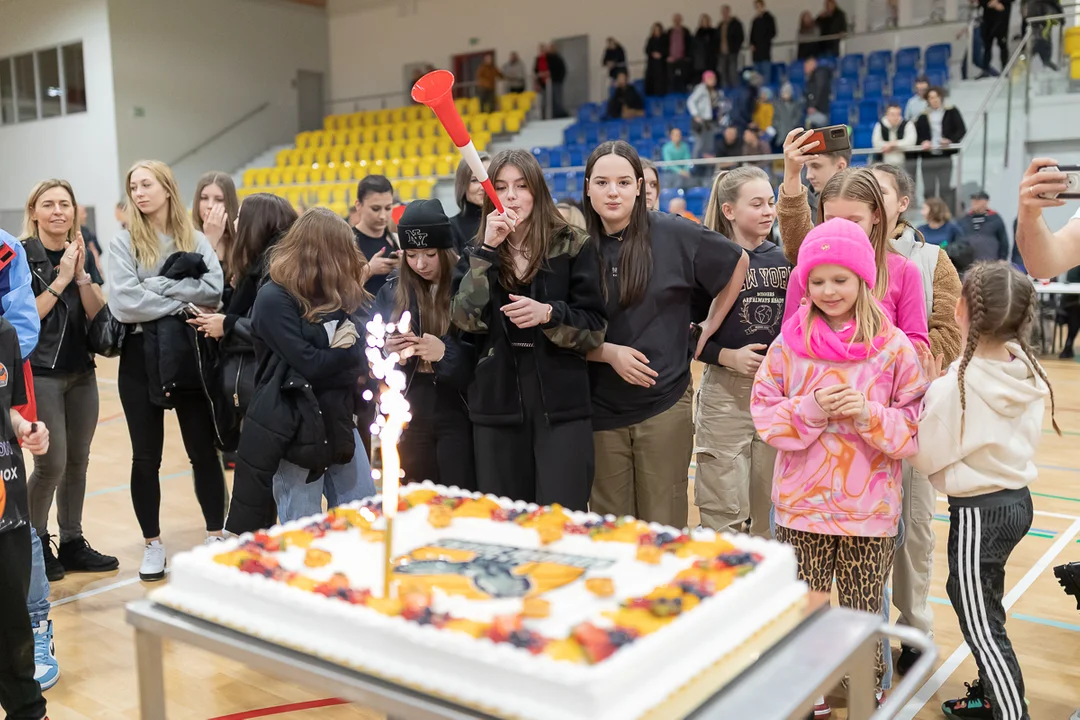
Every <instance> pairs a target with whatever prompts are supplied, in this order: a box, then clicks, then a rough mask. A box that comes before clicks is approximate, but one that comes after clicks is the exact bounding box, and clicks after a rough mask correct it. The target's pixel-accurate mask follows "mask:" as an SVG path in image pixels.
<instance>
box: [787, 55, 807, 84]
mask: <svg viewBox="0 0 1080 720" xmlns="http://www.w3.org/2000/svg"><path fill="white" fill-rule="evenodd" d="M787 77H788V82H791V83H798V84H799V85H805V84H806V71H805V70H804V69H803V61H802V60H794V61H792V63H791V64H790V65H788V71H787Z"/></svg>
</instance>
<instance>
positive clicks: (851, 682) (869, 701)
mask: <svg viewBox="0 0 1080 720" xmlns="http://www.w3.org/2000/svg"><path fill="white" fill-rule="evenodd" d="M879 642H880V640H879V638H877V637H875V638H873V639H872V640H871V641H869V642H866V643H864V644H863V646H862V647H861V648H859V650H858V652H856V653H854V654H853V655H852V656H851V659H850V661H849V662H850V663H851V666H850V668H849V670H848V718H849V719H850V720H869V718H870V716H871V715H873V714H874V711H875V710H876V709H877V698H876V696H875V691H876V689H877V646H878V643H879Z"/></svg>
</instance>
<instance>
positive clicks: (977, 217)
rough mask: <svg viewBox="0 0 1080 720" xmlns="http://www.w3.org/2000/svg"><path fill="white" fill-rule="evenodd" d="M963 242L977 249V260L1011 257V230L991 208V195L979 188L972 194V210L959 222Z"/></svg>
mask: <svg viewBox="0 0 1080 720" xmlns="http://www.w3.org/2000/svg"><path fill="white" fill-rule="evenodd" d="M957 224H958V225H959V226H960V232H961V233H963V240H961V242H966V243H969V244H970V245H971V247H972V249H973V250H974V251H975V262H980V261H983V260H1008V259H1009V231H1008V230H1007V229H1006V227H1005V221H1004V220H1002V219H1001V216H1000V215H998V214H997V213H996V212H994V211H993V210H991V209H990V195H989V194H987V192H986V191H985V190H979V191H978V192H976V193H974V194H973V195H972V196H971V210H970V211H969V212H968V214H967V215H965V216H964V217H963V218H962V219H961V220H960V222H959V223H957Z"/></svg>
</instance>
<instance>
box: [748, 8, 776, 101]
mask: <svg viewBox="0 0 1080 720" xmlns="http://www.w3.org/2000/svg"><path fill="white" fill-rule="evenodd" d="M754 13H755V14H754V21H753V22H752V23H750V58H751V60H753V63H754V70H755V71H757V73H758V74H759V75H761V77H763V78H764V79H765V82H766V83H769V82H772V44H773V38H775V37H776V18H774V17H773V15H772V13H771V12H769V11H768V10H766V9H765V0H754Z"/></svg>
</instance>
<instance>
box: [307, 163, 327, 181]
mask: <svg viewBox="0 0 1080 720" xmlns="http://www.w3.org/2000/svg"><path fill="white" fill-rule="evenodd" d="M323 173H324V171H323V169H322V168H321V167H317V168H311V169H310V170H308V182H310V183H321V182H322V181H323Z"/></svg>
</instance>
